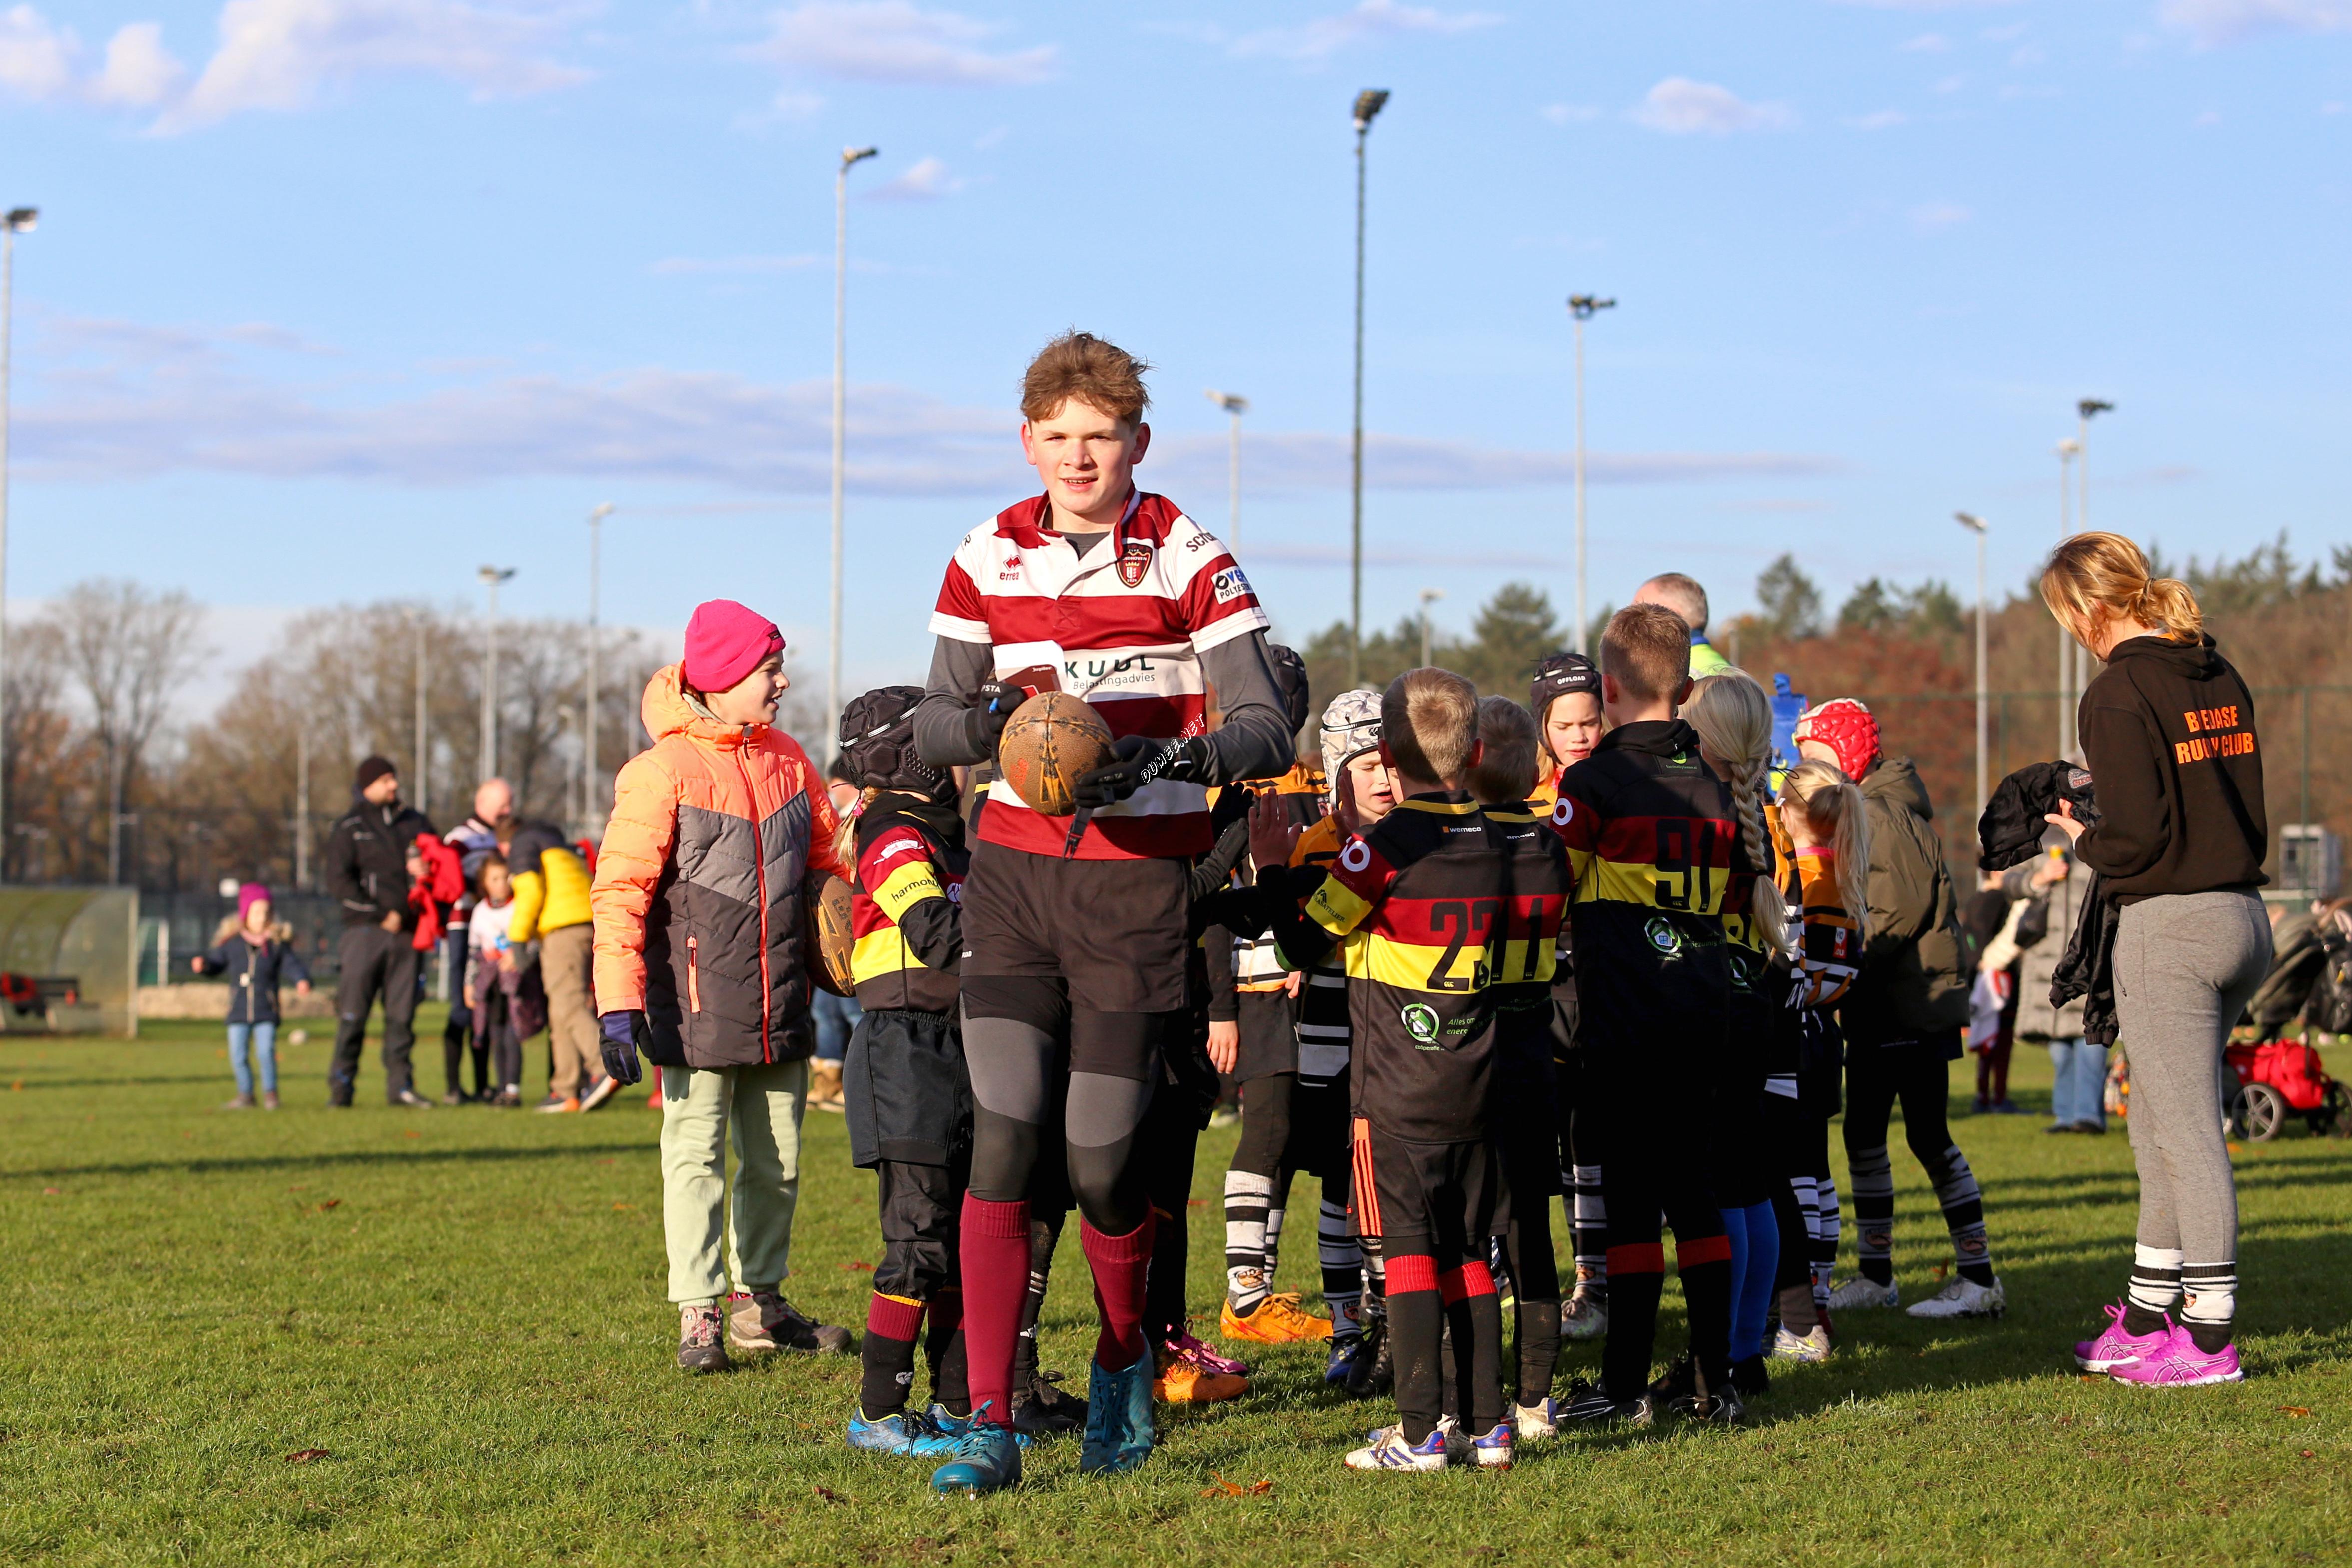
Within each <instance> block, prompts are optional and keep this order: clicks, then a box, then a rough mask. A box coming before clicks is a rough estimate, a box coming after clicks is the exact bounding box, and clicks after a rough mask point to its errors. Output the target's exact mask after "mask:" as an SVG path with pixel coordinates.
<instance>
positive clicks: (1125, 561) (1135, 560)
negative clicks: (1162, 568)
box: [1118, 539, 1151, 588]
mask: <svg viewBox="0 0 2352 1568" xmlns="http://www.w3.org/2000/svg"><path fill="white" fill-rule="evenodd" d="M1150 570H1151V546H1150V544H1149V543H1147V542H1146V541H1144V540H1142V539H1129V540H1128V541H1127V548H1126V549H1123V550H1121V551H1120V552H1119V556H1118V580H1120V581H1121V582H1123V583H1125V584H1127V585H1128V587H1129V588H1140V587H1141V586H1142V585H1143V574H1144V573H1145V572H1147V571H1150Z"/></svg>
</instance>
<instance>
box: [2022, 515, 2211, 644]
mask: <svg viewBox="0 0 2352 1568" xmlns="http://www.w3.org/2000/svg"><path fill="white" fill-rule="evenodd" d="M2149 570H2150V569H2149V567H2148V564H2147V556H2146V555H2145V554H2143V553H2142V552H2141V550H2140V548H2139V546H2137V545H2136V544H2134V543H2132V541H2131V540H2129V539H2127V538H2125V537H2124V536H2123V535H2121V534H2110V533H2087V534H2075V535H2074V536H2073V537H2071V538H2065V539H2062V540H2060V541H2059V544H2058V548H2057V549H2054V550H2052V551H2051V552H2050V562H2049V564H2048V565H2047V566H2045V567H2043V568H2042V580H2041V583H2040V588H2041V591H2042V603H2044V604H2046V605H2048V606H2049V607H2050V613H2051V614H2053V616H2055V617H2057V619H2058V622H2059V623H2060V624H2061V625H2063V626H2064V627H2065V628H2066V629H2067V630H2068V631H2069V632H2073V633H2074V635H2075V637H2076V638H2078V639H2080V640H2082V641H2083V642H2084V643H2085V644H2086V645H2087V643H2088V641H2089V633H2090V632H2091V631H2092V629H2093V628H2094V627H2095V625H2096V624H2097V623H2098V621H2099V619H2100V616H2099V612H2101V611H2104V612H2105V613H2106V616H2107V617H2108V618H2109V619H2117V620H2130V621H2137V622H2140V623H2141V624H2142V625H2146V626H2153V627H2155V628H2157V629H2158V631H2160V632H2163V633H2164V634H2165V636H2166V637H2168V639H2170V640H2171V641H2173V642H2175V643H2194V642H2195V641H2197V639H2198V638H2199V636H2200V635H2201V634H2202V633H2203V632H2204V630H2205V612H2203V611H2202V610H2200V609H2199V608H2198V607H2197V595H2196V594H2194V593H2193V592H2191V591H2189V585H2188V584H2187V583H2185V582H2183V581H2181V580H2179V578H2177V577H2152V576H2150V575H2149Z"/></svg>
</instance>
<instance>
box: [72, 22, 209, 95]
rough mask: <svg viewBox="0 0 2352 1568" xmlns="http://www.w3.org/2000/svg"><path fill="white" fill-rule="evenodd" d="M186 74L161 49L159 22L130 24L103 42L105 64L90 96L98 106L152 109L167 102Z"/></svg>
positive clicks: (183, 67)
mask: <svg viewBox="0 0 2352 1568" xmlns="http://www.w3.org/2000/svg"><path fill="white" fill-rule="evenodd" d="M187 75H188V70H187V68H186V67H185V66H183V65H182V64H181V63H180V62H179V61H178V60H176V59H174V58H173V57H172V55H171V52H170V51H169V50H167V49H165V48H164V47H163V25H162V24H161V23H157V22H133V23H131V25H130V26H127V27H124V28H123V29H122V30H121V31H120V32H118V33H116V34H115V35H114V37H111V38H110V39H108V40H107V45H106V65H105V67H104V68H102V69H100V72H99V74H98V79H97V81H95V82H94V83H92V84H91V89H90V94H91V96H92V97H93V98H95V99H98V101H100V103H113V104H121V105H122V106H123V107H124V108H126V109H156V108H159V107H161V106H162V105H163V104H165V103H167V102H169V101H170V100H171V99H172V98H173V95H174V94H176V93H177V92H178V91H179V90H180V84H181V83H182V82H183V81H184V80H186V79H187Z"/></svg>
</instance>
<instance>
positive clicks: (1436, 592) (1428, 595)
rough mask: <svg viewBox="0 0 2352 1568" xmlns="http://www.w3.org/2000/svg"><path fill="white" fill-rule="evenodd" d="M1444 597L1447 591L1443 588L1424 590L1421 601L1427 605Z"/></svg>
mask: <svg viewBox="0 0 2352 1568" xmlns="http://www.w3.org/2000/svg"><path fill="white" fill-rule="evenodd" d="M1444 597H1445V590H1444V589H1442V588H1424V589H1423V590H1422V591H1421V601H1422V602H1423V604H1427V603H1428V602H1429V601H1431V600H1433V599H1443V598H1444Z"/></svg>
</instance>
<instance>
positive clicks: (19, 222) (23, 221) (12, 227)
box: [0, 207, 41, 235]
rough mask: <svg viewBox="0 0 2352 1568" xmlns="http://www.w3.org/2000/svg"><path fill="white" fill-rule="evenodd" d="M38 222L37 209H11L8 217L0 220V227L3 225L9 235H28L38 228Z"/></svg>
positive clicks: (38, 213)
mask: <svg viewBox="0 0 2352 1568" xmlns="http://www.w3.org/2000/svg"><path fill="white" fill-rule="evenodd" d="M40 221H41V209H40V208H38V207H11V208H9V209H8V215H7V216H6V217H5V218H0V225H5V227H6V228H7V230H8V232H9V233H10V234H20V235H28V234H31V233H32V232H33V231H34V230H35V229H36V228H37V227H39V226H40Z"/></svg>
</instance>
